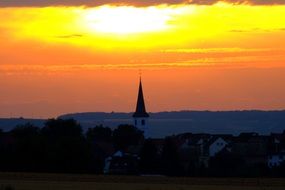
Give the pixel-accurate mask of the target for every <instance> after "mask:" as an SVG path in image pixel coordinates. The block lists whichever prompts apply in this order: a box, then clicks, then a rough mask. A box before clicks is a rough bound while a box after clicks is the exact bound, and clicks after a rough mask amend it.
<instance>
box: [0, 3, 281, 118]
mask: <svg viewBox="0 0 285 190" xmlns="http://www.w3.org/2000/svg"><path fill="white" fill-rule="evenodd" d="M284 13H285V5H282V4H279V5H265V4H264V5H263V4H262V5H260V4H258V5H253V4H250V3H249V4H248V3H244V4H232V3H225V2H218V3H215V4H205V5H204V4H199V5H198V4H187V5H186V4H158V5H157V4H154V5H146V6H135V5H132V4H128V5H113V4H105V5H100V6H99V5H98V6H73V5H71V6H61V5H59V6H53V5H51V6H34V7H33V6H26V7H25V6H24V7H20V6H19V7H17V6H8V7H0V18H1V22H0V39H1V51H0V72H1V73H0V85H1V86H2V88H3V89H2V90H1V92H3V94H2V95H1V96H0V107H3V108H5V110H3V109H2V110H1V112H0V115H2V116H9V115H10V114H11V115H12V116H14V115H16V116H18V115H25V116H31V115H32V113H34V112H37V109H39V108H38V106H37V104H38V102H44V103H43V104H42V105H46V107H47V109H42V110H45V111H42V113H39V115H38V116H41V117H45V116H54V115H56V114H59V113H61V112H73V111H78V112H80V111H113V110H115V111H132V110H131V109H132V107H133V104H134V101H135V98H133V96H134V97H135V94H130V93H135V92H136V91H135V90H134V88H136V84H137V79H138V71H139V70H140V69H141V70H143V76H144V80H145V90H146V91H148V94H149V97H146V101H151V102H157V104H152V105H151V106H152V107H150V110H151V111H161V110H180V109H212V110H219V109H222V110H227V109H255V108H260V109H281V108H284V107H285V99H284V97H285V89H284V87H283V86H284V85H283V83H282V81H284V80H285V46H284V42H285V16H284ZM283 72H284V75H282V73H283ZM103 73H104V74H103ZM229 73H231V75H230V74H229ZM266 73H267V74H268V76H266ZM214 76H215V77H214ZM54 79H57V80H56V81H53V80H54ZM213 79H214V80H213ZM230 79H231V80H230ZM215 80H216V83H215V84H212V83H213V82H214V81H215ZM130 81H132V82H130ZM153 81H155V82H153ZM246 82H248V83H250V84H251V86H254V87H252V88H251V87H250V86H247V85H246V84H244V83H246ZM91 84H92V85H91ZM166 84H171V85H172V86H169V89H173V92H167V91H166V89H168V87H167V85H166ZM182 84H184V85H182ZM210 84H211V85H210ZM241 84H244V85H245V86H243V85H241ZM42 85H46V89H45V90H43V91H38V90H36V87H39V86H42ZM90 85H91V86H90ZM112 86H117V87H114V89H111V87H112ZM118 86H120V88H119V87H118ZM73 87H78V90H77V91H73ZM27 88H28V89H31V91H30V92H24V93H23V94H22V95H21V96H20V95H19V94H21V93H19V92H22V91H24V89H27ZM236 88H238V89H236ZM47 89H49V90H47ZM52 89H57V90H58V91H53V90H52ZM61 89H65V91H62V92H61V93H59V91H60V90H61ZM217 89H218V90H217ZM252 89H255V90H252ZM151 90H152V92H150V91H151ZM156 90H157V91H156ZM43 92H44V93H43ZM57 92H58V93H57ZM68 92H69V93H68ZM102 92H106V93H108V94H107V95H106V94H102ZM63 93H68V94H69V95H70V96H69V97H65V96H64V95H62V94H63ZM167 93H169V94H172V95H169V97H168V98H166V97H164V98H160V97H161V96H165V94H167ZM260 94H261V96H260ZM94 97H96V98H94ZM189 97H191V98H189ZM93 98H94V99H93ZM104 98H106V99H104ZM111 98H113V99H114V100H112V101H114V102H112V101H110V99H111ZM87 100H88V101H87ZM125 100H127V101H125ZM85 101H86V102H85ZM162 101H167V102H168V105H167V106H166V105H165V104H164V103H163V102H162ZM15 102H17V103H15ZM59 102H60V104H61V106H58V107H65V109H61V108H54V106H53V105H56V104H57V105H58V104H59ZM72 102H73V103H72ZM74 102H77V103H74ZM87 102H88V103H87ZM118 102H124V104H123V103H119V104H118V105H117V103H118ZM196 102H202V103H200V104H198V103H196ZM115 104H116V105H115ZM23 105H30V109H28V110H27V111H24V110H25V109H24V108H23V107H24V106H23ZM63 105H65V106H63ZM15 107H17V110H22V111H18V112H15V113H14V110H15ZM18 107H21V108H18ZM93 109H95V110H93Z"/></svg>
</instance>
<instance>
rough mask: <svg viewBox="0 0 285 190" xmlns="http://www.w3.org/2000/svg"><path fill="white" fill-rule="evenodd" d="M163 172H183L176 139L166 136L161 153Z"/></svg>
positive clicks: (169, 173)
mask: <svg viewBox="0 0 285 190" xmlns="http://www.w3.org/2000/svg"><path fill="white" fill-rule="evenodd" d="M161 161H162V164H163V166H162V168H163V171H162V172H163V173H164V174H165V175H170V176H177V175H181V174H182V167H181V165H180V160H179V156H178V151H177V147H176V144H175V141H174V139H172V138H171V137H167V138H165V141H164V146H163V150H162V155H161Z"/></svg>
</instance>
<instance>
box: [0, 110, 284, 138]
mask: <svg viewBox="0 0 285 190" xmlns="http://www.w3.org/2000/svg"><path fill="white" fill-rule="evenodd" d="M59 118H62V119H68V118H73V119H75V120H77V121H78V122H79V123H80V124H81V126H82V128H83V130H87V129H88V128H90V127H94V126H96V125H99V124H102V125H104V126H108V127H110V128H112V129H114V128H115V127H117V126H118V125H119V124H132V123H133V120H132V113H114V112H112V113H103V112H90V113H72V114H65V115H61V116H59ZM44 121H45V120H41V119H23V118H17V119H0V128H1V129H2V130H4V131H8V130H11V129H12V128H13V127H15V126H16V125H20V124H23V123H27V122H29V123H32V124H34V125H36V126H39V127H42V126H43V124H44ZM148 126H149V128H150V131H149V133H150V135H151V136H152V137H155V138H162V137H165V136H168V135H172V134H180V133H185V132H192V133H211V134H233V135H238V134H239V133H242V132H257V133H259V134H270V133H272V132H274V133H277V132H282V131H283V130H284V129H285V111H283V110H282V111H258V110H252V111H175V112H174V111H172V112H158V113H150V119H149V125H148Z"/></svg>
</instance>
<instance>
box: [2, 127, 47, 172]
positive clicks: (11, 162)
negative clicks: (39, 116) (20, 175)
mask: <svg viewBox="0 0 285 190" xmlns="http://www.w3.org/2000/svg"><path fill="white" fill-rule="evenodd" d="M6 137H8V139H10V141H11V143H8V144H6V145H5V147H1V149H2V154H1V163H2V162H4V163H3V164H4V166H0V168H2V169H4V170H6V169H8V168H9V169H10V170H13V171H37V170H38V169H39V168H40V162H41V159H42V156H43V149H42V143H41V139H40V134H39V128H38V127H35V126H33V125H32V124H30V123H27V124H23V125H18V126H16V127H15V128H14V129H13V130H11V131H10V132H9V133H7V135H6Z"/></svg>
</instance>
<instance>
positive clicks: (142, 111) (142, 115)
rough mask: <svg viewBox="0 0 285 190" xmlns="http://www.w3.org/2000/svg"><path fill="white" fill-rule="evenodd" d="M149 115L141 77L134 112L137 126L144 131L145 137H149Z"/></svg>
mask: <svg viewBox="0 0 285 190" xmlns="http://www.w3.org/2000/svg"><path fill="white" fill-rule="evenodd" d="M148 117H149V114H148V113H147V112H146V108H145V103H144V96H143V87H142V81H141V78H140V82H139V92H138V99H137V106H136V111H135V113H134V114H133V118H134V123H135V126H136V127H137V128H138V129H140V130H142V131H143V132H144V136H145V137H148V125H147V119H148Z"/></svg>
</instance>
